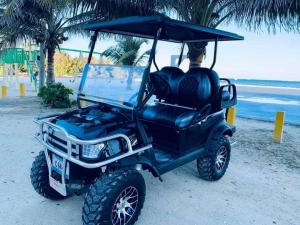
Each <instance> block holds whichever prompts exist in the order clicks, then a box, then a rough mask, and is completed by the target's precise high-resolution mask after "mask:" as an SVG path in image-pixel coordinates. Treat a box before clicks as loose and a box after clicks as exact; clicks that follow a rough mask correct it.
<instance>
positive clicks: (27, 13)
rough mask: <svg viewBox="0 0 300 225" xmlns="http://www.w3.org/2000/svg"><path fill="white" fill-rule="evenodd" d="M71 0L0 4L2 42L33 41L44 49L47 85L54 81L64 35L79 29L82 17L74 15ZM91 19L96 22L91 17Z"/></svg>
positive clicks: (22, 0)
mask: <svg viewBox="0 0 300 225" xmlns="http://www.w3.org/2000/svg"><path fill="white" fill-rule="evenodd" d="M73 4H74V2H73V1H71V0H69V1H68V0H52V1H49V0H48V1H47V0H6V1H2V5H1V6H2V9H4V10H3V11H2V15H1V21H0V27H1V31H0V33H1V35H2V39H1V42H2V44H3V43H8V44H11V43H16V42H17V41H19V40H26V39H33V40H35V41H36V43H37V44H40V45H41V46H43V47H44V49H43V50H42V51H41V52H44V53H47V82H48V83H52V82H54V81H55V78H54V54H55V51H56V49H57V48H59V46H60V45H61V44H62V43H63V42H64V41H66V40H67V39H68V38H67V35H70V34H78V33H79V32H81V31H82V30H81V29H80V26H81V25H82V24H83V21H85V20H84V15H82V14H81V15H80V16H79V15H74V8H73ZM0 12H1V11H0ZM93 18H94V19H97V17H96V16H95V15H93Z"/></svg>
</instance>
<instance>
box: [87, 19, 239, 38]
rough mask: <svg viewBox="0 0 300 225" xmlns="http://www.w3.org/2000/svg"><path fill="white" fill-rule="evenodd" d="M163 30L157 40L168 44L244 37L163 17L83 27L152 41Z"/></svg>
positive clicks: (117, 20)
mask: <svg viewBox="0 0 300 225" xmlns="http://www.w3.org/2000/svg"><path fill="white" fill-rule="evenodd" d="M161 27H162V28H163V30H162V33H161V35H160V38H159V40H163V41H170V42H179V43H183V42H197V41H215V40H216V39H218V41H234V40H243V39H244V37H242V36H239V35H237V34H234V33H230V32H226V31H222V30H217V29H213V28H209V27H205V26H200V25H197V24H192V23H187V22H183V21H179V20H174V19H170V18H168V17H163V16H146V17H142V16H133V17H125V18H121V19H116V20H112V21H107V22H98V23H93V24H88V25H86V26H85V28H86V29H87V30H91V31H101V32H106V33H115V34H124V35H130V36H135V37H141V38H149V39H153V38H155V37H156V34H157V31H158V29H159V28H161Z"/></svg>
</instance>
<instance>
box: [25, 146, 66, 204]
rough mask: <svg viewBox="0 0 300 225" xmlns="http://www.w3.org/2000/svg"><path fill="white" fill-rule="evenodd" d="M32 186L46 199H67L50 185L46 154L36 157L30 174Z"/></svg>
mask: <svg viewBox="0 0 300 225" xmlns="http://www.w3.org/2000/svg"><path fill="white" fill-rule="evenodd" d="M30 179H31V184H32V186H33V188H34V190H35V191H36V192H37V193H38V194H40V195H42V196H43V197H45V198H48V199H52V200H60V199H63V198H65V196H62V195H61V194H59V193H58V192H57V191H55V190H54V189H53V188H52V187H51V186H50V184H49V172H48V166H47V161H46V157H45V153H44V152H43V151H41V152H40V153H39V155H38V156H37V157H35V159H34V161H33V163H32V167H31V173H30Z"/></svg>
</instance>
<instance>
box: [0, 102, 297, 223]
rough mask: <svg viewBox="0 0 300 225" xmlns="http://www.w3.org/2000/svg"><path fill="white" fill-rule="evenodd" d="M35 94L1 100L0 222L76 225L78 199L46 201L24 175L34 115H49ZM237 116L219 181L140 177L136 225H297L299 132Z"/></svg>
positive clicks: (180, 173) (193, 175)
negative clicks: (278, 131) (280, 135)
mask: <svg viewBox="0 0 300 225" xmlns="http://www.w3.org/2000/svg"><path fill="white" fill-rule="evenodd" d="M50 111H54V110H49V109H47V108H44V107H41V106H40V103H39V100H38V99H37V98H36V97H24V98H16V97H14V98H12V97H11V98H6V99H0V127H1V129H0V149H1V160H0V205H1V207H0V221H1V222H0V223H1V224H3V225H17V224H18V225H57V224H64V225H71V224H72V225H79V224H81V207H82V204H83V196H75V197H71V198H69V199H66V200H63V201H49V200H46V199H44V198H42V197H41V196H39V195H38V194H36V193H35V191H34V190H33V188H32V187H31V184H30V178H29V172H30V167H31V163H32V161H33V159H34V157H35V156H36V155H37V154H38V152H39V151H40V150H41V146H40V145H39V144H38V143H37V142H36V141H35V140H34V139H33V137H32V135H33V134H34V132H35V131H36V125H35V124H34V123H33V122H32V119H33V117H34V116H36V115H39V114H43V113H49V112H50ZM272 130H273V124H272V123H269V122H260V121H256V120H249V119H241V118H238V119H237V133H236V135H235V138H236V140H237V144H236V145H235V146H234V147H233V149H232V159H231V162H230V165H229V169H228V172H227V174H226V175H225V176H224V178H223V179H222V180H220V181H219V182H213V183H209V182H205V181H203V180H201V179H199V177H198V175H197V170H196V165H195V163H194V162H193V163H190V164H188V165H185V166H183V167H181V168H178V169H176V170H174V171H172V172H170V173H168V174H166V175H164V176H163V180H164V181H163V182H160V181H159V180H157V179H155V178H153V177H152V176H151V175H150V174H148V173H143V175H144V177H145V180H146V184H147V196H146V202H145V206H144V209H143V211H142V215H141V217H140V219H139V221H138V223H137V224H138V225H142V224H147V225H157V224H164V225H183V224H184V225H215V224H228V225H238V224H240V225H253V224H255V225H273V224H280V225H297V224H299V221H300V215H299V208H300V152H299V146H300V138H299V137H300V127H296V126H286V127H285V132H284V140H283V143H282V144H275V143H274V142H273V141H272Z"/></svg>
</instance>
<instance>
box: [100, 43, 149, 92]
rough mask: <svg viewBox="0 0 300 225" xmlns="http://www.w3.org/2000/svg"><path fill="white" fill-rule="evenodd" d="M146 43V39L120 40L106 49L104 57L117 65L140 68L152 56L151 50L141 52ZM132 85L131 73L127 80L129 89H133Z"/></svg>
mask: <svg viewBox="0 0 300 225" xmlns="http://www.w3.org/2000/svg"><path fill="white" fill-rule="evenodd" d="M146 43H147V40H145V39H140V38H133V37H125V38H122V39H120V40H118V41H117V44H116V45H114V46H112V47H109V48H108V49H106V50H105V51H104V52H103V53H102V55H103V56H105V57H106V58H108V59H109V60H111V61H112V62H113V63H114V64H117V65H133V66H140V65H142V64H143V63H144V60H145V59H146V58H147V57H149V55H150V51H151V50H147V51H145V52H143V53H141V52H140V49H141V47H142V45H143V44H146ZM131 84H132V74H131V73H130V74H129V75H128V79H127V89H130V88H131Z"/></svg>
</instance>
